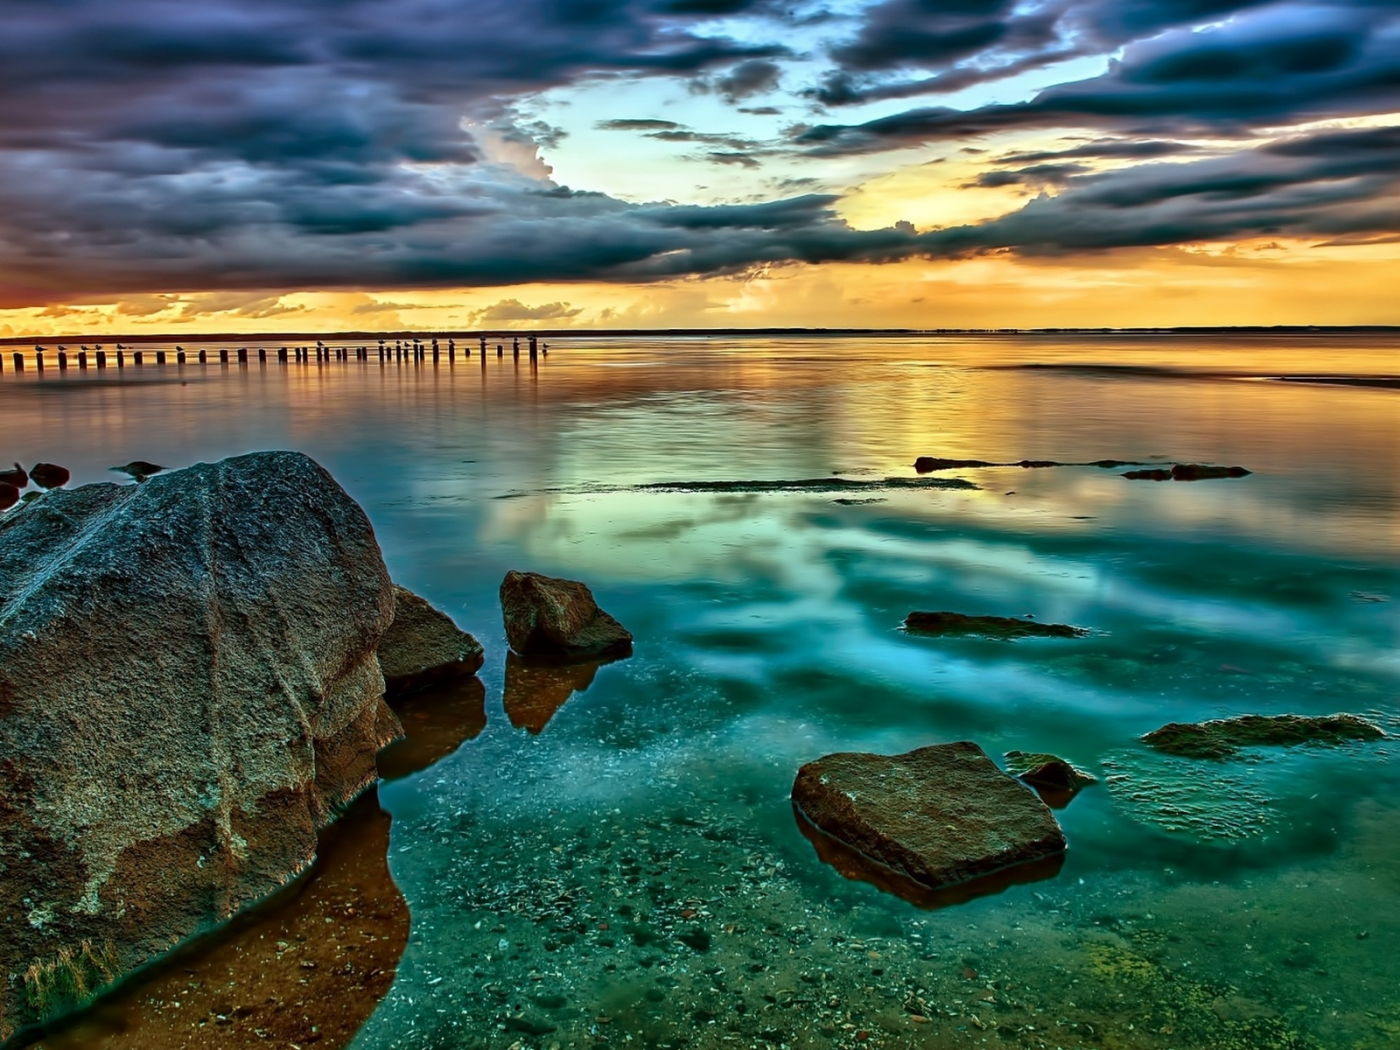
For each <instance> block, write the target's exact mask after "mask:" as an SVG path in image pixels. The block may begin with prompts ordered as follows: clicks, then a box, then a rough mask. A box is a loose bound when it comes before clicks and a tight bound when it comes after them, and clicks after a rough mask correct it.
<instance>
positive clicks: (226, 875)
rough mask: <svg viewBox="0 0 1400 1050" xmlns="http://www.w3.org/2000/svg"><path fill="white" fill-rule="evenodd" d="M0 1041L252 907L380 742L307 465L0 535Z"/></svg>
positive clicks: (354, 614)
mask: <svg viewBox="0 0 1400 1050" xmlns="http://www.w3.org/2000/svg"><path fill="white" fill-rule="evenodd" d="M0 595H3V596H5V597H4V605H3V608H0V917H3V920H4V922H5V933H4V936H3V937H0V978H2V979H0V1039H3V1038H7V1037H9V1036H10V1035H11V1034H13V1032H14V1031H15V1030H16V1029H18V1028H22V1027H24V1026H25V1025H27V1024H29V1023H32V1022H36V1021H39V1020H42V1019H44V1018H45V1017H48V1016H52V1015H54V1014H56V1013H61V1012H63V1011H65V1010H67V1009H70V1008H72V1007H73V1006H75V1005H78V1003H79V1001H80V1000H82V999H83V998H85V997H86V996H88V995H89V994H90V993H91V992H92V991H95V990H96V989H98V988H99V987H100V986H102V985H103V984H105V983H107V982H109V981H111V980H112V979H114V978H116V977H119V976H120V975H121V974H123V973H125V972H127V971H129V970H131V969H132V968H134V967H136V966H138V965H140V964H141V963H143V962H146V961H147V960H149V959H151V958H153V957H154V956H157V955H159V954H161V953H163V952H166V951H168V950H169V949H170V948H171V947H172V946H173V945H175V944H177V943H179V942H180V941H182V940H185V939H186V938H188V937H190V936H191V935H193V934H197V933H200V932H202V931H204V930H207V929H209V928H210V927H211V926H213V925H215V924H217V923H220V922H222V921H224V920H226V919H228V918H229V917H230V916H231V915H233V914H234V913H235V912H237V911H239V910H240V909H242V908H243V907H245V906H246V905H249V904H251V903H253V902H254V901H257V900H259V899H260V898H263V897H265V896H267V895H268V894H269V893H271V892H272V891H274V890H276V889H277V888H279V887H280V886H283V885H285V884H286V883H287V882H288V881H289V880H290V879H291V878H293V877H294V876H295V875H296V874H298V873H299V872H300V871H302V870H303V869H304V868H306V867H307V865H308V864H310V862H311V860H312V858H313V856H314V854H315V850H316V832H317V829H318V828H320V827H322V826H324V825H325V824H327V823H328V822H329V821H330V820H331V818H332V816H333V815H334V814H335V813H336V811H337V810H338V809H339V808H340V807H341V806H343V805H345V804H346V803H347V802H348V801H349V800H350V799H352V798H354V797H355V796H356V795H357V794H359V793H360V791H361V790H363V789H364V788H365V787H367V786H369V785H370V784H372V783H373V782H374V780H375V752H376V751H377V750H378V748H379V747H380V746H381V745H383V744H385V743H387V742H388V741H389V740H391V739H393V738H394V737H396V736H397V735H398V733H399V724H398V721H397V719H396V718H395V717H394V715H393V714H392V713H391V712H390V711H389V709H388V708H387V707H386V706H385V704H384V700H383V691H384V686H383V679H382V677H381V675H380V672H379V664H378V662H377V660H376V659H375V648H376V646H377V645H378V642H379V639H380V635H381V634H382V633H383V632H384V630H385V628H386V627H387V626H388V625H389V622H390V619H391V617H392V615H393V593H392V590H391V584H390V582H389V577H388V573H387V572H386V570H385V568H384V563H383V560H382V558H381V556H380V552H379V546H378V544H377V543H376V542H375V538H374V532H373V530H372V529H371V527H370V524H369V521H368V519H367V518H366V517H365V515H364V512H363V511H362V510H361V509H360V508H359V507H358V506H357V505H356V504H355V502H354V501H353V500H352V499H350V497H349V496H348V495H346V493H345V492H344V490H343V489H341V488H340V486H339V485H337V484H336V483H335V481H334V480H333V479H332V478H331V476H330V475H329V474H327V473H326V472H325V471H324V470H323V469H321V468H320V467H319V466H317V465H316V464H315V463H314V462H312V461H311V460H310V459H308V458H307V457H306V456H303V455H298V454H294V453H286V452H269V453H258V454H255V455H250V456H242V457H239V458H237V459H231V460H226V461H224V462H222V463H217V464H199V465H197V466H194V467H190V468H188V469H186V470H181V471H178V472H175V473H171V474H166V475H163V476H160V477H157V478H153V479H151V480H150V481H148V482H147V483H145V484H144V485H139V486H137V485H128V486H118V485H114V484H99V485H87V486H84V487H81V488H78V489H74V490H56V491H52V492H50V493H48V494H47V495H46V496H45V497H44V498H43V499H42V500H41V501H38V502H36V503H34V504H31V505H28V506H26V507H24V508H22V509H21V510H18V511H16V512H14V513H12V514H10V515H8V516H7V517H6V518H5V519H4V520H3V522H0Z"/></svg>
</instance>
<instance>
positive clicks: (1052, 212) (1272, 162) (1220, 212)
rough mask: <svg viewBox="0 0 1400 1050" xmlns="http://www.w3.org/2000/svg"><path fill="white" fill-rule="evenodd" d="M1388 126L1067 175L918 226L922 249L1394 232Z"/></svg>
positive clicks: (1393, 153) (1396, 192) (1398, 152)
mask: <svg viewBox="0 0 1400 1050" xmlns="http://www.w3.org/2000/svg"><path fill="white" fill-rule="evenodd" d="M1397 201H1400V127H1394V128H1380V129H1366V130H1360V131H1336V132H1327V133H1323V134H1316V135H1311V136H1307V137H1300V138H1293V139H1288V140H1284V141H1281V142H1278V143H1274V144H1271V145H1268V146H1264V147H1261V148H1259V149H1255V150H1249V151H1242V152H1239V153H1236V154H1233V155H1231V156H1227V157H1213V158H1209V159H1205V160H1197V161H1190V162H1186V163H1173V164H1160V163H1159V164H1145V165H1140V166H1138V167H1134V168H1125V169H1120V170H1118V171H1113V172H1104V173H1099V174H1092V175H1081V176H1077V177H1074V178H1071V179H1070V180H1069V181H1068V183H1067V185H1066V186H1065V188H1064V190H1063V191H1062V192H1061V193H1059V194H1058V195H1057V196H1054V197H1051V196H1041V197H1039V198H1037V199H1036V200H1034V201H1031V202H1030V203H1029V204H1027V205H1026V206H1025V207H1023V208H1022V209H1021V210H1020V211H1017V212H1013V213H1012V214H1010V215H1007V216H1004V217H1002V218H1000V219H996V220H993V221H991V222H987V223H982V224H979V225H975V226H960V227H953V228H949V229H945V230H938V231H934V232H931V233H928V234H925V235H923V237H922V238H921V239H922V241H923V242H924V247H925V248H926V249H927V250H928V251H930V252H931V253H932V254H957V253H960V252H965V253H978V252H985V251H994V250H1006V249H1010V250H1013V251H1016V252H1018V253H1021V254H1028V255H1057V254H1072V253H1076V252H1084V251H1096V250H1104V249H1112V248H1128V247H1149V246H1161V245H1174V244H1183V243H1191V242H1200V241H1231V240H1237V239H1244V238H1250V237H1261V236H1268V237H1276V236H1283V237H1303V238H1324V239H1327V240H1331V241H1351V240H1357V239H1372V238H1376V237H1387V236H1390V235H1394V234H1396V233H1400V208H1397Z"/></svg>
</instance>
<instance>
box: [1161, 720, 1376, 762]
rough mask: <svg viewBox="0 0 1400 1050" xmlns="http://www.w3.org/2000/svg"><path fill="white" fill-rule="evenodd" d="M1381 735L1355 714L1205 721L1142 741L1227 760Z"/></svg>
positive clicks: (1176, 724) (1167, 749)
mask: <svg viewBox="0 0 1400 1050" xmlns="http://www.w3.org/2000/svg"><path fill="white" fill-rule="evenodd" d="M1385 735H1386V734H1385V730H1383V729H1381V727H1380V726H1378V725H1376V724H1375V723H1374V722H1372V721H1369V720H1368V719H1365V718H1362V717H1360V716H1359V715H1348V714H1336V715H1324V716H1321V717H1311V716H1307V715H1240V716H1239V717H1237V718H1220V719H1212V720H1211V721H1208V722H1172V723H1169V724H1168V725H1164V726H1162V728H1160V729H1154V730H1153V731H1152V732H1150V733H1148V734H1147V735H1146V736H1144V737H1143V738H1142V742H1143V743H1144V744H1147V745H1148V746H1149V747H1152V748H1155V749H1156V750H1158V751H1161V752H1164V753H1165V754H1169V755H1181V756H1183V757H1185V758H1230V757H1232V756H1233V755H1236V754H1238V753H1239V752H1240V750H1241V749H1243V748H1246V747H1295V746H1297V745H1300V744H1318V745H1332V746H1336V745H1338V744H1343V743H1346V742H1348V741H1352V740H1382V739H1384V738H1385Z"/></svg>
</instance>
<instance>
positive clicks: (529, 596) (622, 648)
mask: <svg viewBox="0 0 1400 1050" xmlns="http://www.w3.org/2000/svg"><path fill="white" fill-rule="evenodd" d="M501 612H502V614H503V616H504V618H505V626H506V638H507V639H508V640H509V641H510V647H511V648H512V649H514V650H515V651H516V652H517V653H519V654H520V655H521V656H523V657H526V658H527V659H538V660H563V661H568V660H584V659H588V658H590V657H596V656H622V655H626V654H628V653H630V652H631V651H632V635H631V632H629V631H628V630H627V628H625V627H623V626H622V624H620V623H618V622H617V621H616V620H614V619H613V618H612V617H611V616H609V615H608V614H607V613H605V612H604V611H603V610H602V609H600V608H598V603H597V602H596V601H594V600H593V592H592V591H590V590H589V589H588V588H587V587H586V586H585V585H584V584H582V583H578V582H577V581H575V580H559V579H555V578H554V577H551V576H541V575H540V574H539V573H534V572H514V571H512V572H508V573H506V578H505V580H503V581H502V583H501Z"/></svg>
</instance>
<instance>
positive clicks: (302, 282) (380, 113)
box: [0, 0, 1400, 309]
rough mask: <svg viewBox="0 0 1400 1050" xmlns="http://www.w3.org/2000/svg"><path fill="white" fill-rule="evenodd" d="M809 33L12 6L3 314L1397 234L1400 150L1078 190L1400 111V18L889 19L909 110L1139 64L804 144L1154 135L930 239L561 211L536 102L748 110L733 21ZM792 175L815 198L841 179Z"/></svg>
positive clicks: (0, 12) (346, 11)
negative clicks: (614, 94) (1009, 101)
mask: <svg viewBox="0 0 1400 1050" xmlns="http://www.w3.org/2000/svg"><path fill="white" fill-rule="evenodd" d="M791 8H792V5H790V4H778V3H776V0H203V2H193V0H178V2H177V0H124V2H123V3H120V4H118V3H112V2H111V0H63V2H61V3H60V2H55V0H5V2H4V4H3V7H0V305H29V304H40V305H43V304H48V303H61V302H64V301H68V300H81V301H100V300H96V299H95V298H94V297H98V296H103V295H108V296H118V295H126V296H130V297H131V301H132V302H133V303H138V304H139V303H146V302H148V301H151V300H150V297H151V296H153V295H158V294H160V293H171V292H194V291H220V292H224V293H227V294H229V295H234V296H242V297H243V300H246V301H247V302H250V303H255V304H257V303H265V302H275V296H273V297H271V298H269V296H268V294H267V292H269V291H290V290H296V289H315V288H376V289H390V288H417V287H454V286H463V285H478V286H508V285H512V284H520V283H526V282H546V281H561V282H568V281H594V280H604V281H645V280H656V279H665V278H673V277H681V276H693V275H708V274H722V273H734V272H742V271H744V270H746V269H748V268H752V267H755V266H767V265H774V264H782V263H788V262H794V261H802V262H811V263H820V262H829V261H861V262H885V261H893V260H898V259H904V258H910V257H917V256H929V257H944V256H950V255H962V254H969V253H977V252H982V251H1001V250H1012V251H1018V252H1026V253H1056V252H1071V251H1081V250H1097V249H1104V248H1114V247H1123V246H1130V245H1150V244H1170V243H1178V242H1180V241H1183V240H1193V239H1207V238H1218V237H1226V238H1228V237H1244V236H1252V235H1256V234H1265V235H1274V234H1277V235H1279V236H1284V235H1290V236H1293V235H1297V236H1317V237H1319V238H1326V239H1328V240H1334V241H1348V240H1355V239H1357V238H1372V239H1375V238H1385V237H1389V236H1392V235H1393V234H1394V233H1395V232H1396V220H1395V216H1396V214H1397V211H1396V209H1395V207H1394V201H1395V192H1396V186H1395V176H1394V175H1393V174H1391V172H1393V171H1395V170H1396V165H1397V162H1400V157H1397V156H1396V152H1397V150H1396V145H1395V143H1394V141H1393V133H1389V132H1375V133H1364V134H1363V133H1359V132H1336V133H1334V135H1333V137H1328V136H1321V135H1315V136H1313V137H1311V138H1308V139H1297V140H1289V141H1286V142H1283V143H1281V144H1279V145H1277V146H1271V147H1267V148H1264V149H1257V150H1253V151H1243V152H1240V153H1238V154H1236V155H1235V156H1231V157H1214V158H1210V159H1207V160H1196V161H1192V162H1190V163H1185V164H1150V163H1149V164H1143V165H1141V166H1139V167H1136V168H1126V169H1122V170H1119V171H1114V172H1107V173H1094V172H1091V171H1088V170H1085V169H1084V168H1081V167H1080V166H1079V162H1081V161H1089V160H1099V159H1118V160H1127V161H1143V160H1151V159H1152V158H1155V157H1162V156H1167V155H1170V154H1171V153H1172V152H1175V151H1181V152H1184V151H1186V150H1188V149H1190V147H1187V146H1181V147H1177V146H1176V145H1175V144H1174V143H1172V142H1170V141H1166V140H1164V139H1163V138H1162V136H1172V135H1184V134H1187V133H1191V132H1196V131H1202V130H1206V131H1210V132H1211V133H1213V134H1220V133H1230V132H1234V131H1248V130H1249V129H1250V128H1252V127H1253V126H1255V125H1256V124H1258V123H1261V122H1262V123H1267V122H1279V121H1284V120H1289V119H1295V118H1298V117H1310V116H1332V115H1351V114H1356V113H1368V112H1378V111H1381V110H1383V109H1385V108H1386V107H1387V106H1389V107H1391V108H1393V109H1400V94H1397V93H1400V37H1398V36H1397V34H1400V17H1398V13H1397V7H1396V5H1395V4H1394V3H1393V2H1392V3H1382V2H1375V3H1369V4H1368V3H1367V2H1366V0H1347V2H1342V0H1337V2H1335V3H1331V4H1328V5H1326V6H1315V7H1298V6H1286V5H1277V4H1275V5H1247V4H1244V3H1242V2H1234V3H1224V2H1209V0H1176V2H1173V3H1168V2H1167V0H1126V2H1121V0H1120V2H1111V0H1074V2H1071V0H1044V2H1042V3H1040V4H1037V5H1031V6H1028V5H1026V4H1023V3H1012V2H1010V0H1005V2H1003V0H946V2H945V0H938V2H935V0H887V2H884V3H877V4H875V5H874V6H873V7H871V8H869V9H867V10H866V11H865V12H864V15H863V17H864V18H865V20H864V21H863V22H861V23H860V26H859V27H858V29H857V31H856V32H855V33H854V34H853V35H852V36H851V37H850V38H849V39H848V40H847V41H846V42H845V44H843V45H842V46H841V47H839V48H838V49H837V51H836V54H835V60H836V61H837V62H838V68H837V69H836V73H837V74H838V75H839V76H843V77H846V78H847V81H846V83H847V84H848V86H849V87H850V90H851V91H852V92H853V93H855V94H856V95H858V94H859V93H860V92H861V91H866V90H884V91H887V92H891V91H893V92H897V91H901V90H909V91H913V90H916V88H909V87H908V84H907V83H906V86H905V87H904V88H901V87H900V86H899V85H900V83H901V82H908V83H914V82H915V79H919V78H922V79H923V80H927V79H928V78H934V79H938V78H943V79H942V80H940V81H939V82H940V83H941V84H943V85H944V86H945V87H946V86H950V85H953V84H957V83H963V82H971V81H974V80H977V79H982V78H986V77H991V76H997V75H1003V74H1004V73H1005V72H1006V71H1007V70H1010V69H1016V68H1031V67H1033V66H1035V65H1037V64H1043V63H1045V62H1047V61H1051V60H1053V59H1054V58H1055V57H1056V56H1060V57H1063V55H1065V54H1068V53H1090V52H1095V53H1101V52H1102V49H1103V48H1106V47H1108V48H1112V47H1117V46H1119V44H1121V43H1129V46H1128V48H1127V50H1126V52H1125V53H1124V57H1123V59H1122V61H1121V62H1120V63H1118V64H1116V65H1115V66H1114V67H1113V68H1112V69H1111V70H1110V71H1109V72H1108V73H1107V74H1105V75H1104V76H1103V77H1099V78H1095V79H1093V80H1088V81H1083V82H1080V83H1076V84H1065V85H1061V86H1059V87H1056V88H1052V89H1050V90H1048V91H1046V92H1043V93H1042V94H1041V95H1040V96H1038V97H1037V98H1035V99H1034V100H1032V101H1030V102H1027V103H1023V104H1019V105H1009V106H997V107H983V108H980V109H975V110H972V111H970V112H966V113H958V112H955V111H953V110H949V109H922V110H915V111H912V112H910V113H905V114H899V115H896V116H892V117H888V118H885V119H883V120H878V121H871V122H867V123H865V124H860V125H854V126H825V127H819V128H812V129H809V130H807V131H806V132H805V133H804V134H802V135H801V137H800V140H799V141H800V148H801V149H802V150H805V151H806V152H807V153H809V154H817V155H821V154H825V153H836V154H842V153H851V152H865V151H872V150H879V149H886V148H889V147H891V146H899V145H908V144H917V143H922V142H927V141H933V140H946V139H949V138H953V137H958V136H972V135H979V134H984V133H986V132H990V131H996V130H1002V129H1020V128H1049V127H1071V128H1084V129H1087V131H1088V133H1089V134H1101V135H1102V134H1106V135H1110V136H1113V135H1121V134H1122V133H1123V132H1124V131H1125V130H1126V131H1128V132H1131V134H1130V135H1128V136H1127V137H1115V138H1110V139H1109V140H1107V141H1096V142H1089V143H1085V144H1082V145H1078V146H1073V147H1071V148H1069V149H1066V150H1062V151H1059V152H1057V153H1056V152H1045V153H1041V154H1032V153H1023V154H1021V155H1010V156H1006V157H1003V158H1001V160H1000V161H998V162H997V165H998V166H997V170H995V171H989V172H986V173H984V175H983V176H982V180H983V181H981V183H980V184H982V185H997V184H1001V185H1007V184H1015V185H1024V186H1030V187H1041V186H1047V185H1052V186H1056V187H1059V188H1060V192H1059V195H1058V196H1055V197H1048V196H1047V197H1042V198H1039V199H1037V200H1034V201H1031V202H1030V203H1029V204H1027V205H1026V206H1025V207H1024V208H1022V209H1021V210H1020V211H1017V212H1015V213H1013V214H1011V215H1008V216H1005V217H1004V218H1002V219H998V220H995V221H993V222H989V223H984V224H981V225H977V226H967V227H958V228H954V229H948V230H938V231H932V232H927V233H923V234H920V233H918V232H917V231H915V230H914V229H913V228H912V227H911V226H909V225H908V224H907V223H897V224H895V225H894V226H891V227H889V228H886V229H882V230H856V229H853V228H851V227H850V226H849V225H847V224H846V223H845V222H844V221H843V220H842V219H841V218H840V217H839V213H838V210H837V207H836V205H837V200H836V198H834V197H832V196H828V195H821V194H807V195H804V196H797V197H794V198H793V199H790V200H779V201H770V202H766V203H759V204H745V205H729V206H716V207H691V206H677V205H674V204H667V203H654V204H637V203H630V202H625V201H621V200H617V199H615V198H612V197H609V196H607V195H605V194H603V193H598V192H588V191H575V190H572V189H570V188H568V187H562V186H555V185H553V184H552V183H550V182H549V181H547V180H546V179H545V178H544V175H543V171H544V169H543V167H542V166H541V165H540V164H539V163H538V162H537V161H536V160H535V158H534V154H533V150H534V148H535V144H537V143H554V142H558V141H559V139H560V138H561V137H562V135H563V132H562V131H561V130H560V129H558V128H555V127H552V126H550V125H548V124H545V123H541V122H534V123H523V124H522V123H518V122H516V123H512V120H511V113H512V110H511V102H512V100H514V99H517V98H519V97H520V96H522V95H527V94H529V93H531V92H536V91H540V90H543V89H547V88H551V87H557V86H566V85H570V84H574V83H578V82H580V81H582V80H586V79H588V78H592V77H599V76H603V77H618V78H641V77H647V76H673V77H676V78H678V79H680V80H683V81H688V82H692V83H701V84H705V85H708V87H709V89H710V90H711V91H713V92H714V93H716V95H717V96H719V97H721V98H723V99H725V100H727V101H730V102H734V101H737V100H739V99H743V98H747V97H752V96H754V95H758V94H763V93H767V92H771V91H774V90H777V89H779V88H780V87H781V84H780V77H781V75H782V69H781V68H780V65H779V63H778V62H777V61H775V59H780V58H782V57H783V55H784V52H782V51H781V49H779V48H775V47H771V46H757V45H753V44H750V43H744V42H739V41H735V40H732V39H728V38H725V37H722V36H714V35H706V34H707V33H711V34H712V33H713V30H712V29H709V30H707V29H706V20H707V19H714V18H718V17H725V18H732V17H735V16H751V17H754V18H762V19H768V20H782V19H790V20H792V21H793V23H794V24H796V23H797V22H798V21H801V20H806V21H807V22H811V21H812V20H813V19H815V18H818V17H819V16H820V11H819V10H817V8H816V6H814V5H811V4H808V5H805V6H803V7H802V12H804V13H800V14H793V13H792V11H791ZM1231 14H1236V15H1238V16H1239V17H1237V18H1236V19H1235V20H1233V21H1230V22H1227V23H1226V24H1224V25H1222V26H1220V27H1218V28H1214V29H1210V30H1206V31H1202V32H1186V31H1185V30H1181V29H1176V28H1173V27H1179V26H1186V25H1193V26H1194V25H1197V24H1199V22H1200V21H1201V20H1206V19H1218V18H1224V17H1225V16H1228V15H1231ZM906 19H907V32H903V33H902V32H901V30H900V27H901V25H905V24H906V23H904V22H902V21H901V20H906ZM1154 34H1161V35H1156V36H1154ZM759 35H761V34H759ZM768 35H769V37H771V36H772V35H773V34H772V33H769V34H768ZM1133 41H1138V42H1133ZM1096 49H1098V51H1096ZM872 78H873V79H872ZM881 78H883V79H881ZM911 78H915V79H911ZM830 83H836V81H831V82H830ZM920 90H921V89H920ZM764 111H767V108H766V107H765V108H764V109H760V110H754V112H764ZM464 121H466V123H465V124H464ZM599 126H600V127H602V128H605V129H609V130H617V131H623V132H632V133H640V134H642V135H647V136H651V137H654V138H657V139H660V140H662V141H667V142H676V143H683V144H690V145H691V146H692V147H694V148H695V149H696V150H697V152H696V154H695V157H696V159H699V160H702V161H705V162H707V163H712V164H731V165H736V166H742V167H754V166H756V165H757V164H758V163H759V161H758V160H757V159H756V158H758V157H769V156H771V155H773V152H774V147H773V144H772V143H756V142H752V141H750V140H748V139H745V138H743V137H740V136H736V135H725V134H714V133H709V132H698V131H695V130H693V129H691V128H688V127H685V126H682V125H680V124H677V123H675V122H671V121H663V120H657V119H653V118H642V117H638V118H628V117H625V116H621V117H617V118H615V119H611V120H606V121H604V122H603V123H602V124H600V125H599ZM1096 129H1099V130H1096ZM1148 135H1152V136H1156V137H1154V138H1146V137H1145V136H1148ZM619 141H620V142H624V143H625V141H626V140H625V139H621V138H620V139H619ZM624 148H625V147H624ZM503 157H507V158H511V159H512V163H514V164H515V165H516V166H517V167H518V168H520V169H521V170H524V171H528V172H532V173H533V174H528V175H527V174H521V173H520V171H519V170H516V168H515V167H512V166H511V165H510V164H507V163H505V162H504V160H503V159H502V158H503ZM492 158H495V159H494V160H493V159H492ZM626 159H627V158H626V156H625V153H620V154H619V157H618V162H619V163H624V164H625V163H626ZM788 184H789V185H790V187H791V189H790V192H794V193H797V192H801V189H802V188H805V187H810V186H815V185H820V183H817V182H815V181H813V180H804V179H800V178H794V179H790V180H788ZM143 297H144V298H143ZM243 300H239V301H240V302H241V301H243ZM141 308H144V307H141ZM249 308H250V309H251V308H256V309H263V308H264V307H263V306H256V307H249Z"/></svg>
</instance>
